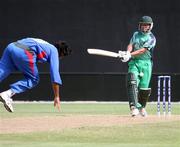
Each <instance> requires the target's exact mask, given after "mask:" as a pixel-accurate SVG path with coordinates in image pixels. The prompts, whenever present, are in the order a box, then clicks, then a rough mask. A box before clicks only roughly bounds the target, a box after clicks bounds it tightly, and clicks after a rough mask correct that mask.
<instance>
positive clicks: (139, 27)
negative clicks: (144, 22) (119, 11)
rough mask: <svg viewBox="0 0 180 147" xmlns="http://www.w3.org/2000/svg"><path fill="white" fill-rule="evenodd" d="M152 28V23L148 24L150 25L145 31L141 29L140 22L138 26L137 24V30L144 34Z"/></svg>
mask: <svg viewBox="0 0 180 147" xmlns="http://www.w3.org/2000/svg"><path fill="white" fill-rule="evenodd" d="M152 28H153V23H151V24H150V27H149V29H148V30H147V31H144V30H142V29H141V24H139V26H138V29H139V31H141V32H142V33H144V34H146V33H149V32H150V31H151V30H152Z"/></svg>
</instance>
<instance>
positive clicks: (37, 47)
mask: <svg viewBox="0 0 180 147" xmlns="http://www.w3.org/2000/svg"><path fill="white" fill-rule="evenodd" d="M17 42H18V43H21V44H23V45H26V46H28V47H29V48H30V49H31V50H32V51H33V52H34V53H35V54H34V55H35V57H34V59H33V60H36V61H35V62H48V63H49V64H50V75H51V81H52V82H54V83H58V84H62V80H61V77H60V73H59V55H58V51H57V48H56V47H55V46H54V45H52V44H50V43H48V42H47V41H44V40H42V39H38V38H25V39H22V40H18V41H17Z"/></svg>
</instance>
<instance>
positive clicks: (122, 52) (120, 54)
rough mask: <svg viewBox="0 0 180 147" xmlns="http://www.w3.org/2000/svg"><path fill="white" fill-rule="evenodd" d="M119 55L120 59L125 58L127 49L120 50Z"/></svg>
mask: <svg viewBox="0 0 180 147" xmlns="http://www.w3.org/2000/svg"><path fill="white" fill-rule="evenodd" d="M118 54H119V55H118V57H119V58H120V59H122V58H123V56H124V55H126V51H118Z"/></svg>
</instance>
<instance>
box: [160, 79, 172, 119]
mask: <svg viewBox="0 0 180 147" xmlns="http://www.w3.org/2000/svg"><path fill="white" fill-rule="evenodd" d="M161 81H162V82H163V83H162V85H163V86H162V88H161ZM166 81H167V82H166ZM166 85H167V87H166ZM161 89H162V94H163V96H162V110H163V115H164V116H165V115H166V97H167V99H168V115H171V76H158V98H157V114H158V115H159V116H160V115H161V112H160V111H161V110H160V109H161V108H160V105H161Z"/></svg>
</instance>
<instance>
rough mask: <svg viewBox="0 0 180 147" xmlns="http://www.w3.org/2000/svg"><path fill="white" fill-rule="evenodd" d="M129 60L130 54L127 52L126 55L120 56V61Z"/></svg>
mask: <svg viewBox="0 0 180 147" xmlns="http://www.w3.org/2000/svg"><path fill="white" fill-rule="evenodd" d="M130 59H131V53H130V52H129V51H126V53H125V54H124V55H123V56H122V58H121V61H122V62H128V61H129V60H130Z"/></svg>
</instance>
